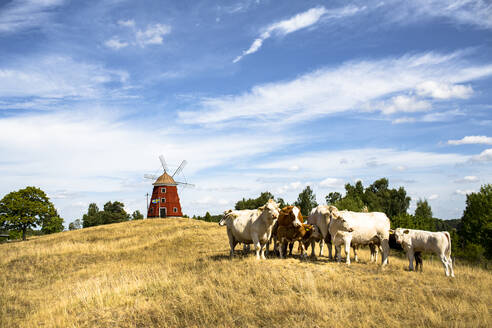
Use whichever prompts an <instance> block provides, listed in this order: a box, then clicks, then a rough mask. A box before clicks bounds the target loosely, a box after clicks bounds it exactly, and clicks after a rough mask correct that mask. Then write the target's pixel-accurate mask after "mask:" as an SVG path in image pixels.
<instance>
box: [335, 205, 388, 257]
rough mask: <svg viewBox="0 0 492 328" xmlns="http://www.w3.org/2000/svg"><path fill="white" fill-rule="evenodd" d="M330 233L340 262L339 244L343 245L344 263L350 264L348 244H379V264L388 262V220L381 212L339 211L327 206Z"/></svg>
mask: <svg viewBox="0 0 492 328" xmlns="http://www.w3.org/2000/svg"><path fill="white" fill-rule="evenodd" d="M329 213H330V228H329V230H330V235H331V238H332V243H333V244H334V245H335V249H336V253H337V255H336V256H337V261H338V262H340V255H341V245H344V246H345V254H346V255H347V259H346V263H347V264H350V245H351V244H352V245H357V246H360V245H371V244H372V245H381V249H382V259H381V264H382V266H385V265H386V264H388V255H389V232H390V220H389V219H388V217H387V216H386V214H384V213H381V212H370V213H360V212H352V211H339V210H338V209H337V208H336V207H335V206H329Z"/></svg>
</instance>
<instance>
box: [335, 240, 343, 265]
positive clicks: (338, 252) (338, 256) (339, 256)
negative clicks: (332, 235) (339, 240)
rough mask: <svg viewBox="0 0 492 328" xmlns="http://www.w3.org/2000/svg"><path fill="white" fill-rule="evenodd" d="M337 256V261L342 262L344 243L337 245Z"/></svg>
mask: <svg viewBox="0 0 492 328" xmlns="http://www.w3.org/2000/svg"><path fill="white" fill-rule="evenodd" d="M335 253H336V254H335V256H336V258H337V262H338V263H340V262H341V261H342V255H341V254H342V244H340V245H335Z"/></svg>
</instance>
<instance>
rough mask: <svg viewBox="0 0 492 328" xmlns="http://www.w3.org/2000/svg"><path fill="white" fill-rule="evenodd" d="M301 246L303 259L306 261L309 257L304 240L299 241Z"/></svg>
mask: <svg viewBox="0 0 492 328" xmlns="http://www.w3.org/2000/svg"><path fill="white" fill-rule="evenodd" d="M299 246H300V247H301V259H305V258H306V257H307V252H306V248H305V247H304V243H303V242H302V240H300V241H299Z"/></svg>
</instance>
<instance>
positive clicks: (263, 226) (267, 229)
mask: <svg viewBox="0 0 492 328" xmlns="http://www.w3.org/2000/svg"><path fill="white" fill-rule="evenodd" d="M279 212H280V208H279V207H278V204H277V203H276V202H275V201H273V200H272V199H270V200H269V201H268V202H267V203H266V204H265V205H263V206H262V207H260V208H258V209H256V210H240V211H232V210H229V211H226V212H224V217H223V218H222V220H220V222H219V225H221V226H224V225H225V226H227V236H228V237H229V245H230V247H231V252H230V256H231V257H232V256H233V255H234V247H236V245H237V244H238V243H244V244H253V246H254V247H255V251H256V258H257V259H260V253H261V258H262V259H265V248H264V246H265V244H266V243H267V242H268V240H269V239H270V235H271V234H272V228H273V225H274V224H275V222H276V221H277V219H278V215H279Z"/></svg>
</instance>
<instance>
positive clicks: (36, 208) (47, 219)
mask: <svg viewBox="0 0 492 328" xmlns="http://www.w3.org/2000/svg"><path fill="white" fill-rule="evenodd" d="M37 226H41V227H42V228H44V232H45V233H52V232H57V231H61V230H63V219H62V218H60V217H59V216H58V213H57V212H56V209H55V207H54V205H53V204H52V203H51V202H50V200H49V198H48V196H46V194H45V193H44V191H42V190H41V189H39V188H36V187H26V188H24V189H20V190H19V191H13V192H11V193H9V194H7V195H5V196H4V197H3V198H2V200H1V201H0V227H3V228H4V229H7V230H16V231H20V232H22V239H23V240H26V232H27V230H28V229H33V228H35V227H37ZM60 226H61V230H60Z"/></svg>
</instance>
